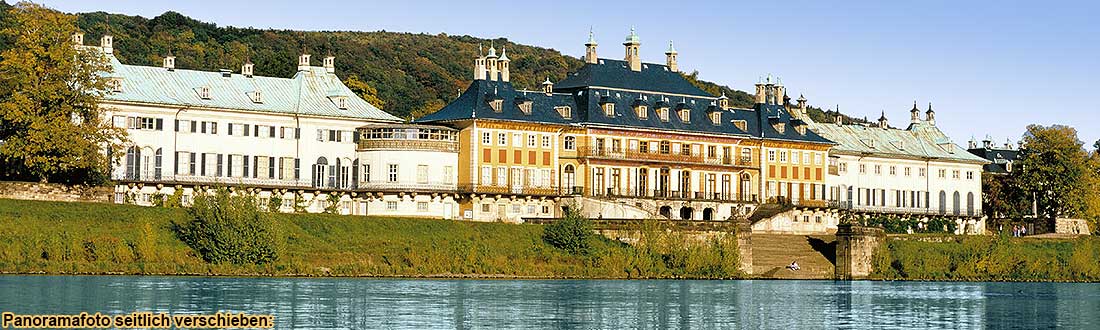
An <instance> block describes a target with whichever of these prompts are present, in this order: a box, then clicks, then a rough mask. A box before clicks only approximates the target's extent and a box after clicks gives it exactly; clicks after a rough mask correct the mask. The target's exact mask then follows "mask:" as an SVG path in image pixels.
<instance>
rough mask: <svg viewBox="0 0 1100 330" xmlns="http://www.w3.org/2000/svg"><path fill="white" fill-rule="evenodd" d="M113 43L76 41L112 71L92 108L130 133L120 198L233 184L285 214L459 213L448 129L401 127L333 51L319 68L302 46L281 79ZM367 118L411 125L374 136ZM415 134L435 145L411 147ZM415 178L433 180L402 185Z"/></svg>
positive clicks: (185, 198) (116, 171) (248, 67)
mask: <svg viewBox="0 0 1100 330" xmlns="http://www.w3.org/2000/svg"><path fill="white" fill-rule="evenodd" d="M78 39H82V38H74V42H76V41H77V40H78ZM112 43H113V40H112V38H111V37H110V36H104V37H103V39H102V43H101V45H100V46H99V47H94V46H84V45H81V44H78V45H77V46H78V47H83V48H85V49H88V50H92V51H98V52H102V53H103V54H104V55H105V56H106V57H107V59H108V60H109V62H110V65H111V67H112V69H113V71H112V72H111V73H108V74H107V75H108V76H109V77H110V79H111V81H110V84H109V85H110V90H109V91H108V93H107V94H106V95H105V96H104V99H103V100H102V102H101V104H100V106H102V107H104V108H105V110H106V115H107V116H109V120H111V121H112V122H113V124H114V125H115V126H116V127H125V128H126V129H127V130H128V132H129V140H130V141H129V142H128V144H129V145H127V146H126V149H125V155H118V156H119V157H118V158H120V162H119V163H118V164H117V166H115V167H114V168H113V171H112V179H113V180H115V181H117V182H119V185H118V187H117V188H116V200H117V201H119V202H123V201H131V202H134V203H137V204H144V205H150V204H155V201H154V200H155V199H156V198H164V196H171V195H173V194H177V195H179V196H180V199H181V201H182V202H183V203H188V202H189V201H190V200H191V198H192V195H193V194H194V193H195V191H196V190H206V189H210V188H211V187H214V186H229V187H232V188H233V189H235V190H238V191H246V192H249V193H253V194H255V195H256V196H258V197H259V198H260V200H261V201H264V203H262V205H265V206H266V205H269V203H267V202H269V201H270V200H271V199H273V198H274V199H280V200H281V203H280V204H281V207H280V210H281V211H284V212H290V211H299V212H301V211H305V212H323V211H329V212H336V213H341V214H359V215H368V214H370V215H392V216H421V217H445V218H449V217H451V215H453V214H455V213H456V212H457V211H456V210H457V204H456V203H455V201H454V190H455V180H454V166H455V163H456V162H457V145H456V144H457V141H456V139H455V134H454V132H453V131H452V130H451V129H448V128H442V127H425V126H408V125H401V124H400V123H401V122H402V120H401V119H400V118H397V117H395V116H393V115H390V114H388V113H386V112H383V111H382V110H380V109H378V108H376V107H374V106H373V105H371V104H369V103H367V102H366V101H364V100H363V99H362V98H360V97H359V96H357V95H355V93H353V92H352V91H351V90H350V89H348V88H347V87H346V86H345V85H344V84H343V83H342V82H341V81H340V79H339V77H337V76H336V74H335V67H334V58H332V57H326V58H324V60H323V65H322V66H321V67H315V66H312V65H311V63H310V56H309V55H302V56H300V57H299V59H298V72H297V73H296V74H295V75H294V76H293V77H291V78H278V77H264V76H258V75H255V74H254V71H253V65H252V64H251V63H244V64H243V65H242V67H241V71H240V72H237V73H234V72H231V71H228V70H222V71H220V72H209V71H195V70H185V69H177V68H176V67H175V58H174V57H172V56H168V57H166V58H164V62H163V65H162V66H160V67H154V66H139V65H128V64H122V63H121V62H119V60H118V58H116V57H115V56H114V53H113V47H112V45H111V44H112ZM374 127H386V128H387V129H388V130H390V131H394V130H398V129H400V130H401V131H402V132H403V133H404V132H407V133H409V134H401V135H400V137H401V138H400V139H395V138H393V135H390V137H389V138H377V139H376V138H375V137H374V136H372V135H370V134H371V133H372V132H374V130H373V128H374ZM419 132H423V133H424V134H419ZM364 134H365V135H364ZM382 141H388V142H387V143H389V145H397V146H402V147H401V148H400V150H395V149H393V148H385V147H382V145H385V144H386V143H381V142H382ZM418 142H423V143H427V144H431V145H432V146H434V148H416V147H412V148H408V147H409V146H410V145H412V146H415V145H417V143H418ZM448 144H450V145H454V146H451V147H447V145H448ZM383 153H384V154H383ZM391 164H392V165H394V167H393V168H392V169H391V168H386V167H387V166H390V165H391ZM384 171H391V172H389V173H387V172H384ZM392 175H396V180H389V177H388V176H392ZM422 177H426V178H427V179H428V181H429V182H430V183H431V184H423V185H420V184H417V185H411V186H410V185H409V183H419V182H421V181H418V180H419V178H422ZM177 190H178V191H180V192H179V193H177ZM333 204H335V205H333Z"/></svg>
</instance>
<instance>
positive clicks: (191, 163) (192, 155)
mask: <svg viewBox="0 0 1100 330" xmlns="http://www.w3.org/2000/svg"><path fill="white" fill-rule="evenodd" d="M191 127H195V126H191ZM187 154H188V155H190V156H191V161H190V162H188V165H189V166H188V167H190V171H188V172H187V173H188V174H190V175H195V153H193V152H189V153H187Z"/></svg>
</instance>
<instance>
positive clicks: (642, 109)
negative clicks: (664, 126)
mask: <svg viewBox="0 0 1100 330" xmlns="http://www.w3.org/2000/svg"><path fill="white" fill-rule="evenodd" d="M648 110H649V108H648V107H646V106H644V105H639V106H636V107H634V114H636V115H638V119H646V118H649V111H648Z"/></svg>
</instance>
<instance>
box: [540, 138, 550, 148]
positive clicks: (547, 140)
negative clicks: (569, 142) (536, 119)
mask: <svg viewBox="0 0 1100 330" xmlns="http://www.w3.org/2000/svg"><path fill="white" fill-rule="evenodd" d="M542 147H543V148H549V147H550V136H549V135H543V136H542Z"/></svg>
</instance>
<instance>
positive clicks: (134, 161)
mask: <svg viewBox="0 0 1100 330" xmlns="http://www.w3.org/2000/svg"><path fill="white" fill-rule="evenodd" d="M139 171H141V149H138V147H129V148H126V179H127V180H136V179H137V178H138V172H139Z"/></svg>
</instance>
